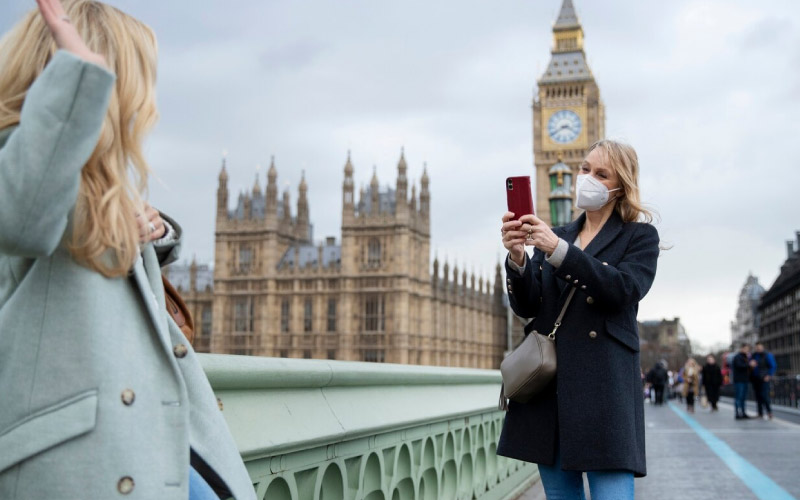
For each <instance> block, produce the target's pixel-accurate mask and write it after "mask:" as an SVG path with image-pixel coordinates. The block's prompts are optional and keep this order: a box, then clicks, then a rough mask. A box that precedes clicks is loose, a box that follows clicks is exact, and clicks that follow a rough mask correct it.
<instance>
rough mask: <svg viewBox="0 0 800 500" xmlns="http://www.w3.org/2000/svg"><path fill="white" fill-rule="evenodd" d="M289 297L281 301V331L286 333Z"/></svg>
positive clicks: (287, 329) (287, 328)
mask: <svg viewBox="0 0 800 500" xmlns="http://www.w3.org/2000/svg"><path fill="white" fill-rule="evenodd" d="M289 312H290V310H289V299H283V301H281V331H282V332H284V333H286V332H288V331H289Z"/></svg>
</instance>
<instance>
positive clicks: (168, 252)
mask: <svg viewBox="0 0 800 500" xmlns="http://www.w3.org/2000/svg"><path fill="white" fill-rule="evenodd" d="M159 214H160V215H161V218H162V219H164V220H165V221H167V222H169V225H170V226H172V230H173V231H175V233H176V234H175V237H174V238H171V239H170V241H169V242H168V243H165V244H163V245H157V244H154V245H153V248H154V249H155V251H156V257H157V258H158V265H159V266H161V267H164V266H167V265H169V264H172V263H173V262H175V261H176V260H178V256H179V255H180V249H181V240H182V239H183V229H182V228H181V226H180V225H178V223H177V222H175V220H174V219H172V218H171V217H169V216H167V215H166V214H165V213H163V212H159Z"/></svg>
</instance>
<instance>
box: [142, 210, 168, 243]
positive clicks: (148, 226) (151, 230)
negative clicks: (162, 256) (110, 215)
mask: <svg viewBox="0 0 800 500" xmlns="http://www.w3.org/2000/svg"><path fill="white" fill-rule="evenodd" d="M136 223H137V224H138V225H139V241H141V242H142V243H148V242H150V241H153V240H157V239H159V238H163V237H164V234H166V232H167V228H166V226H164V219H162V218H161V214H159V213H158V210H156V209H155V208H153V207H151V206H150V204H149V203H147V202H145V204H144V214H136Z"/></svg>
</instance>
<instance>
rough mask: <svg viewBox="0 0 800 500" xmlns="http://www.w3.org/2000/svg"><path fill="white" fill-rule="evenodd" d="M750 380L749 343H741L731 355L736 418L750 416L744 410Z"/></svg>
mask: <svg viewBox="0 0 800 500" xmlns="http://www.w3.org/2000/svg"><path fill="white" fill-rule="evenodd" d="M749 380H750V344H742V345H741V346H740V347H739V352H737V353H736V356H734V357H733V384H734V386H735V387H736V402H735V408H736V420H739V419H742V418H750V416H749V415H748V414H747V413H746V412H745V404H746V402H747V384H748V382H749Z"/></svg>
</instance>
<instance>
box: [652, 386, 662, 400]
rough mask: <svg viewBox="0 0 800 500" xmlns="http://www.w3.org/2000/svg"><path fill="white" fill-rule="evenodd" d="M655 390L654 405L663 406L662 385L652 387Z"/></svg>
mask: <svg viewBox="0 0 800 500" xmlns="http://www.w3.org/2000/svg"><path fill="white" fill-rule="evenodd" d="M653 388H654V389H655V390H656V404H657V405H663V404H664V384H656V385H654V386H653Z"/></svg>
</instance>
